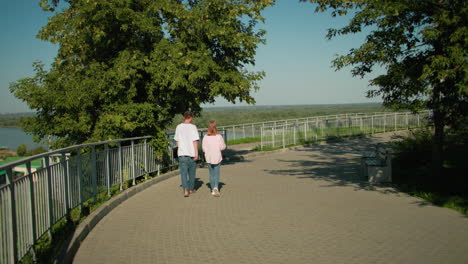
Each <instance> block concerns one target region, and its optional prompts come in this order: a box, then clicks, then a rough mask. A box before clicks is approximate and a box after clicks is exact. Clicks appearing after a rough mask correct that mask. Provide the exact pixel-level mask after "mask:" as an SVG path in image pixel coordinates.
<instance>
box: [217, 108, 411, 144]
mask: <svg viewBox="0 0 468 264" xmlns="http://www.w3.org/2000/svg"><path fill="white" fill-rule="evenodd" d="M392 114H395V113H394V112H373V113H347V114H337V115H326V116H312V117H304V118H295V119H285V120H275V121H265V122H257V123H246V124H239V125H229V126H220V127H219V129H223V130H226V133H227V136H228V139H229V140H233V139H243V138H255V137H260V136H261V132H262V128H264V127H272V126H273V127H279V126H282V125H290V124H297V123H309V122H312V121H316V120H332V119H336V120H348V119H349V118H353V117H354V118H360V117H363V118H366V117H370V116H381V115H392ZM398 114H400V115H401V114H406V113H401V112H400V113H398ZM408 114H410V113H408Z"/></svg>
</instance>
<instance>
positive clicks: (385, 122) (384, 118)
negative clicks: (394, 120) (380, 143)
mask: <svg viewBox="0 0 468 264" xmlns="http://www.w3.org/2000/svg"><path fill="white" fill-rule="evenodd" d="M386 125H387V115H385V114H384V116H383V132H384V133H385V126H386Z"/></svg>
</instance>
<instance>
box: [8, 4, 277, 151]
mask: <svg viewBox="0 0 468 264" xmlns="http://www.w3.org/2000/svg"><path fill="white" fill-rule="evenodd" d="M58 2H59V1H58V0H41V6H42V7H43V9H44V10H50V11H53V12H56V11H55V9H54V8H55V7H56V6H57V4H58ZM62 2H63V1H62ZM63 4H65V5H66V8H65V9H63V10H62V11H60V12H56V13H55V14H54V16H53V17H52V18H51V19H50V20H49V22H48V24H47V25H46V26H45V27H43V28H42V30H41V31H40V32H39V34H38V38H40V39H42V40H46V41H50V42H52V43H56V44H58V45H59V51H58V54H57V57H56V58H55V61H54V63H53V64H52V65H51V68H50V70H46V69H45V67H44V65H42V64H41V63H34V67H35V73H36V74H35V76H34V77H32V78H24V79H20V80H18V81H17V82H16V83H13V84H12V85H11V86H10V89H11V91H12V92H13V93H14V95H15V96H16V97H18V98H20V99H22V100H24V101H25V102H26V103H27V104H28V105H29V106H30V107H31V108H32V109H34V110H36V112H37V115H36V116H35V117H31V118H27V119H25V120H23V122H22V127H23V128H24V129H25V131H27V132H30V133H32V134H33V135H35V139H36V140H43V139H44V138H46V137H47V136H49V135H50V136H53V137H54V138H56V139H55V140H54V142H53V144H52V147H55V148H56V147H61V146H66V145H71V144H77V143H84V142H95V141H99V140H109V139H115V138H123V137H134V136H142V135H153V136H155V138H157V139H158V140H155V141H154V142H153V143H155V145H157V146H159V147H161V145H158V142H159V143H161V144H163V142H164V140H163V138H164V131H165V128H166V126H167V125H168V124H170V122H171V121H172V120H173V117H174V116H175V115H176V114H180V113H183V112H184V111H186V110H189V109H191V110H192V111H193V112H195V113H198V112H200V111H201V107H200V105H201V104H203V103H212V102H214V100H215V97H217V96H222V97H224V98H226V99H227V100H228V101H230V102H233V103H235V102H236V101H237V100H239V101H241V102H242V101H245V102H247V103H254V99H253V98H252V97H251V95H250V93H251V91H252V90H255V89H258V86H257V81H258V80H260V79H262V78H263V76H264V73H263V72H251V71H248V70H247V69H246V66H249V65H253V64H254V63H255V60H254V56H255V50H256V48H257V45H259V44H260V43H263V42H264V39H262V37H263V36H264V34H265V31H264V30H258V29H257V26H256V25H257V23H258V22H260V21H263V17H262V16H261V14H260V12H261V11H262V10H263V9H264V8H266V7H267V6H269V5H272V4H273V0H235V1H234V0H187V1H183V0H160V1H153V0H67V1H65V2H63Z"/></svg>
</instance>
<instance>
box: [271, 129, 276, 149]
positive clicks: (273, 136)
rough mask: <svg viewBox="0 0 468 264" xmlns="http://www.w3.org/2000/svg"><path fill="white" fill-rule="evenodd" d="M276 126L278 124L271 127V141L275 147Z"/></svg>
mask: <svg viewBox="0 0 468 264" xmlns="http://www.w3.org/2000/svg"><path fill="white" fill-rule="evenodd" d="M275 128H276V126H274V127H271V140H272V141H271V143H272V147H273V148H274V147H275Z"/></svg>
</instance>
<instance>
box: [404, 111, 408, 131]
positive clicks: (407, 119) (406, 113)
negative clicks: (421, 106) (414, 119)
mask: <svg viewBox="0 0 468 264" xmlns="http://www.w3.org/2000/svg"><path fill="white" fill-rule="evenodd" d="M405 115H406V129H408V128H409V121H408V112H406V114H405Z"/></svg>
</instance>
